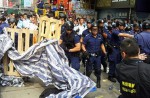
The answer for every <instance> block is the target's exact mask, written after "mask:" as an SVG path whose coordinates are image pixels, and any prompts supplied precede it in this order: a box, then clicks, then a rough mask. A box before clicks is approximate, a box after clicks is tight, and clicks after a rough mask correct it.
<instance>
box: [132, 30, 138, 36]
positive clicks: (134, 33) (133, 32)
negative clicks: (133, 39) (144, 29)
mask: <svg viewBox="0 0 150 98" xmlns="http://www.w3.org/2000/svg"><path fill="white" fill-rule="evenodd" d="M139 33H140V31H138V32H136V31H134V30H131V31H130V34H131V35H136V34H139Z"/></svg>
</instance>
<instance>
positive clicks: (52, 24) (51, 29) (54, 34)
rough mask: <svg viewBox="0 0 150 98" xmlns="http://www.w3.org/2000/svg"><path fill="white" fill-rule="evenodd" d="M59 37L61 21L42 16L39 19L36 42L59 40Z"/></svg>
mask: <svg viewBox="0 0 150 98" xmlns="http://www.w3.org/2000/svg"><path fill="white" fill-rule="evenodd" d="M60 35H61V21H60V20H57V19H53V18H48V17H46V16H43V17H41V18H40V25H39V36H38V41H41V40H43V39H45V38H46V39H57V40H58V39H59V38H60Z"/></svg>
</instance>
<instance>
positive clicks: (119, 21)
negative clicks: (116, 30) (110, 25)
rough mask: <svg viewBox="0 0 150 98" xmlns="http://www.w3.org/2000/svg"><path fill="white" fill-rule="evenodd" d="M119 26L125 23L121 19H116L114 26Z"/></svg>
mask: <svg viewBox="0 0 150 98" xmlns="http://www.w3.org/2000/svg"><path fill="white" fill-rule="evenodd" d="M119 26H125V23H124V22H123V21H122V20H118V21H117V22H116V27H119Z"/></svg>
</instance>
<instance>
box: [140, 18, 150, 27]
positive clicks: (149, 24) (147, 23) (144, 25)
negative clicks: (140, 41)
mask: <svg viewBox="0 0 150 98" xmlns="http://www.w3.org/2000/svg"><path fill="white" fill-rule="evenodd" d="M142 29H150V21H149V20H146V21H144V22H143V24H142Z"/></svg>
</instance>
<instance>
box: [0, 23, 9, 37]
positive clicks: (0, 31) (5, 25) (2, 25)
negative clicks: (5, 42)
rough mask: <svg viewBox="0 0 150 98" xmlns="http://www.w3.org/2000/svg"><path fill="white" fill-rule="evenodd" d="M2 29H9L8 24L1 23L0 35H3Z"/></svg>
mask: <svg viewBox="0 0 150 98" xmlns="http://www.w3.org/2000/svg"><path fill="white" fill-rule="evenodd" d="M4 27H9V24H7V23H6V22H3V23H2V24H1V25H0V34H2V33H3V29H4Z"/></svg>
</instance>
